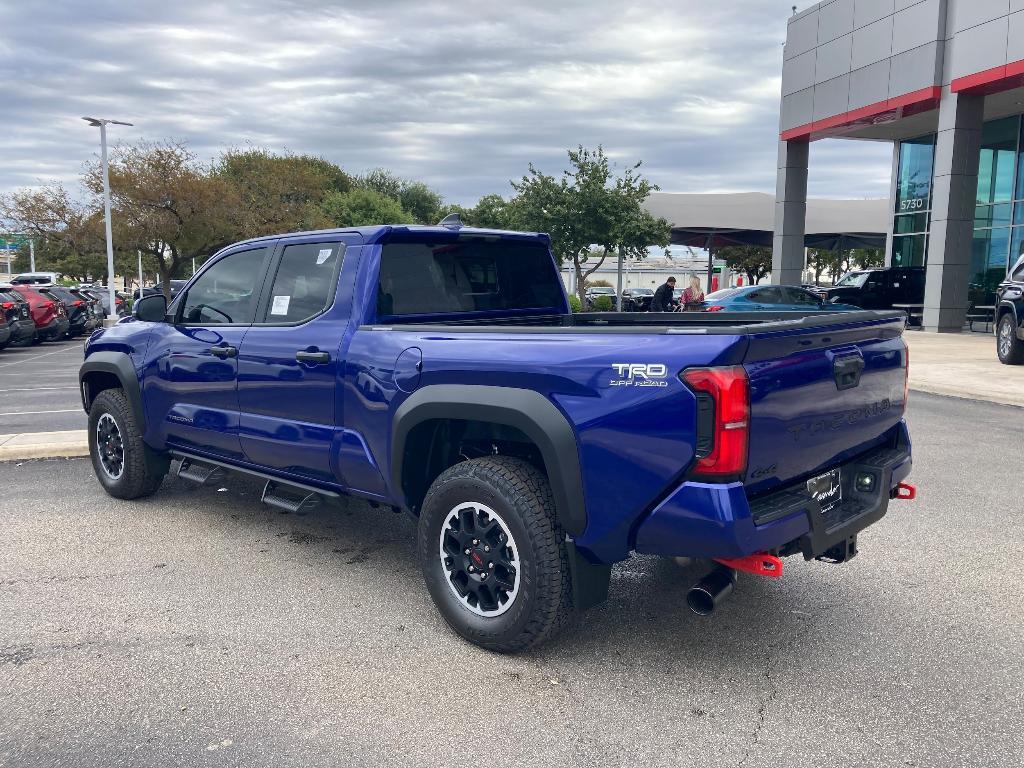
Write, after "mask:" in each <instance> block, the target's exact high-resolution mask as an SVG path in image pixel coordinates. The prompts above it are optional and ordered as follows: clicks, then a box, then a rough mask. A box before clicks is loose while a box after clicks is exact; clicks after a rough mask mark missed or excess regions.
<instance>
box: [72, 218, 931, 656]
mask: <svg viewBox="0 0 1024 768" xmlns="http://www.w3.org/2000/svg"><path fill="white" fill-rule="evenodd" d="M442 224H443V226H442V225H439V226H436V227H415V226H377V227H362V228H357V229H344V230H329V231H321V232H307V233H299V234H287V235H280V236H274V237H263V238H259V239H255V240H249V241H246V242H243V243H238V244H236V245H232V246H230V247H228V248H225V249H223V250H222V251H220V252H219V253H217V254H216V255H214V256H213V257H211V258H210V259H209V260H208V261H207V262H206V264H204V265H203V268H202V269H201V270H200V271H199V272H198V273H197V274H196V275H195V276H194V277H192V279H191V280H190V281H189V282H188V284H187V285H186V286H185V287H184V288H183V289H182V290H181V291H180V292H179V293H178V295H177V296H176V297H175V298H174V299H173V300H172V301H171V302H170V305H168V304H167V302H166V300H165V299H164V297H163V296H146V297H144V298H142V299H140V300H139V301H137V302H136V304H135V307H134V311H133V314H132V316H131V317H126V318H123V319H122V320H121V321H120V322H118V323H117V324H116V325H114V326H112V327H110V328H106V329H103V330H100V331H97V332H95V333H94V334H93V335H92V336H91V337H90V339H89V342H88V344H87V345H86V349H85V361H84V363H83V365H82V367H81V372H80V381H81V393H82V401H83V405H84V407H85V410H86V411H87V413H88V414H89V446H90V450H91V455H92V461H93V465H94V467H95V471H96V475H97V477H98V478H99V481H100V483H101V484H102V485H103V487H104V488H105V489H106V490H107V492H108V493H110V494H111V495H112V496H115V497H117V498H122V499H132V498H137V497H141V496H145V495H148V494H152V493H154V492H155V491H156V490H157V488H158V487H159V486H160V483H161V481H162V479H163V478H164V476H165V475H166V474H167V472H168V471H169V470H170V468H171V466H172V464H173V465H175V466H176V471H177V474H178V476H179V477H183V478H186V479H190V480H195V481H198V482H205V481H208V480H210V479H211V478H212V477H213V476H215V475H218V474H220V473H223V472H228V471H237V472H242V473H248V474H249V475H255V476H257V477H259V478H261V479H263V480H264V481H265V487H264V491H263V501H264V502H266V503H268V504H271V505H274V506H275V507H278V508H279V509H281V510H283V511H286V512H292V513H300V514H301V513H303V512H305V511H306V510H308V509H309V508H310V507H311V506H312V505H314V504H316V503H318V502H324V501H330V500H331V499H332V498H335V497H338V496H340V495H343V494H347V495H352V496H357V497H360V498H363V499H368V500H370V501H371V502H376V503H377V504H379V505H388V506H391V507H393V508H395V509H397V510H402V511H405V512H408V513H409V514H411V515H413V516H415V517H416V518H417V519H418V531H419V533H418V553H419V554H418V557H419V561H420V566H421V568H422V571H423V576H424V579H425V582H426V586H427V589H428V590H429V592H430V594H431V596H432V598H433V600H434V602H435V604H436V606H437V608H438V610H439V611H440V613H441V614H442V615H443V617H444V618H445V619H446V620H447V622H448V623H449V624H450V625H451V626H452V627H453V628H454V630H455V631H456V632H457V633H459V634H460V635H461V636H463V637H464V638H467V639H468V640H470V641H472V642H474V643H477V644H479V645H481V646H483V647H486V648H490V649H494V650H499V651H516V650H520V649H524V648H528V647H530V646H533V645H535V644H538V643H540V642H542V641H544V640H545V639H546V638H548V637H550V636H551V635H552V633H553V632H554V631H555V630H556V629H557V628H558V627H559V626H560V625H561V624H563V623H564V622H565V620H566V619H567V618H568V617H570V616H571V615H572V614H573V613H574V612H575V611H579V610H582V609H585V608H587V607H589V606H591V605H594V604H597V603H599V602H600V601H601V600H603V599H604V598H605V597H606V596H607V592H608V584H609V573H610V569H611V565H612V564H613V563H615V562H617V561H621V560H624V559H626V558H627V557H629V556H630V553H631V552H634V551H635V552H641V553H651V554H656V555H664V556H671V557H687V558H695V559H700V560H706V561H707V562H708V563H709V564H711V565H712V568H713V570H711V572H710V573H709V574H708V576H707V577H706V578H704V579H702V580H701V582H700V583H698V584H697V585H695V587H694V589H693V590H692V591H691V593H690V605H691V607H692V608H693V609H694V610H695V611H697V612H699V613H705V614H706V613H709V612H710V611H711V610H712V609H713V608H714V606H715V605H716V604H717V603H718V602H719V601H720V600H721V599H722V598H723V597H724V596H725V595H726V594H728V592H729V591H731V589H732V584H733V582H734V580H735V576H736V572H737V571H738V570H739V571H750V572H753V573H761V574H764V575H776V576H777V575H779V574H780V573H781V563H782V561H781V559H780V558H784V557H787V556H790V555H797V554H799V555H802V556H803V557H804V558H805V559H807V560H812V559H816V560H824V561H829V562H833V563H839V562H845V561H846V560H849V559H850V558H851V557H852V556H853V555H854V554H856V551H857V535H858V533H859V532H860V531H861V530H863V529H864V528H865V527H866V526H868V525H870V524H871V523H874V522H875V521H877V520H878V519H880V518H881V517H882V516H883V515H884V514H885V512H886V509H887V507H888V504H889V501H890V499H892V498H901V497H904V498H906V497H909V496H911V495H912V491H913V489H912V486H909V485H906V484H904V483H903V480H904V479H905V478H906V476H907V475H908V473H909V472H910V467H911V457H910V441H909V438H908V434H907V428H906V424H905V422H904V419H903V415H904V408H905V404H906V383H907V364H908V359H907V350H906V346H905V344H904V342H903V339H902V338H901V337H902V333H903V328H904V316H903V314H902V313H898V312H876V311H855V312H844V313H837V314H823V313H822V312H820V311H815V312H808V313H800V312H780V313H771V312H752V313H748V314H744V313H712V314H704V313H577V314H572V313H571V312H570V310H569V305H568V301H567V298H566V295H565V291H564V290H563V287H562V282H561V280H560V277H559V273H558V269H557V266H556V264H555V261H554V259H553V257H552V254H551V250H550V244H549V239H548V237H547V236H546V235H543V234H529V233H517V232H499V231H492V230H480V229H471V228H468V227H463V226H461V224H460V223H459V222H457V221H456V222H450V223H447V224H445V222H442ZM379 525H380V526H381V527H382V528H384V529H386V528H387V526H388V521H387V519H386V518H381V520H380V523H379Z"/></svg>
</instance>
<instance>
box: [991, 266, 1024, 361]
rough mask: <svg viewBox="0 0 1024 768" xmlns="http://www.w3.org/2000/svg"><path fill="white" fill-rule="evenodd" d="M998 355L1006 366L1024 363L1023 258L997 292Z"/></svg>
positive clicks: (996, 326)
mask: <svg viewBox="0 0 1024 768" xmlns="http://www.w3.org/2000/svg"><path fill="white" fill-rule="evenodd" d="M995 321H996V322H995V329H996V355H997V356H998V357H999V362H1001V363H1003V364H1004V365H1020V364H1021V363H1024V256H1021V257H1020V258H1019V259H1017V263H1016V264H1014V265H1013V267H1012V268H1011V269H1010V272H1009V273H1008V274H1007V276H1006V279H1005V280H1003V281H1002V282H1001V283H999V287H998V288H996V315H995Z"/></svg>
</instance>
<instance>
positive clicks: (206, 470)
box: [178, 458, 224, 485]
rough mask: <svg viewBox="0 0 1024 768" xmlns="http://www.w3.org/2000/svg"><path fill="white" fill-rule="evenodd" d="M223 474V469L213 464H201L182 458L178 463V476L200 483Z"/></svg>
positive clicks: (202, 483)
mask: <svg viewBox="0 0 1024 768" xmlns="http://www.w3.org/2000/svg"><path fill="white" fill-rule="evenodd" d="M223 475H224V469H223V468H222V467H218V466H217V465H215V464H202V463H199V462H196V461H193V460H192V459H188V458H182V460H181V463H180V464H179V465H178V477H180V478H182V479H183V480H191V481H192V482H193V483H199V484H200V485H206V483H207V482H208V481H209V480H211V479H213V478H220V477H222V476H223Z"/></svg>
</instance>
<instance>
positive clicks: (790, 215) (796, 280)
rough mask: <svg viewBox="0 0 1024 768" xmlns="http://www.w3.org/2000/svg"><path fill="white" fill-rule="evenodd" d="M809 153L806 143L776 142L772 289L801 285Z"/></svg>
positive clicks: (808, 145) (798, 141) (800, 141)
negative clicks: (773, 287) (777, 152)
mask: <svg viewBox="0 0 1024 768" xmlns="http://www.w3.org/2000/svg"><path fill="white" fill-rule="evenodd" d="M809 149H810V144H809V143H808V142H807V141H806V140H793V141H780V142H779V163H778V169H777V174H778V175H777V177H776V182H775V236H774V238H773V240H772V283H774V284H775V285H800V283H801V282H802V278H803V271H804V229H805V225H806V219H807V158H808V156H809Z"/></svg>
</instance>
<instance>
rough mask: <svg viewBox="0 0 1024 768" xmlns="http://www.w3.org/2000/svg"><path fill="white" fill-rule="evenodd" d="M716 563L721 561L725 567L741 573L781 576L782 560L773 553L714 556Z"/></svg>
mask: <svg viewBox="0 0 1024 768" xmlns="http://www.w3.org/2000/svg"><path fill="white" fill-rule="evenodd" d="M715 562H716V563H721V564H722V565H724V566H725V567H726V568H732V569H733V570H734V571H743V573H752V574H754V575H755V576H768V577H769V578H772V579H777V578H779V577H780V576H782V560H781V559H779V558H778V557H776V556H775V555H769V554H765V553H763V552H762V553H760V554H757V555H747V556H746V557H735V558H729V557H716V558H715Z"/></svg>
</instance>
